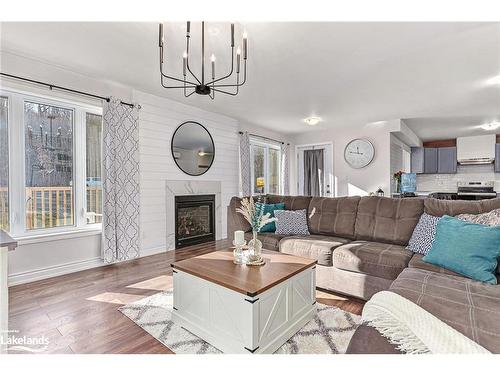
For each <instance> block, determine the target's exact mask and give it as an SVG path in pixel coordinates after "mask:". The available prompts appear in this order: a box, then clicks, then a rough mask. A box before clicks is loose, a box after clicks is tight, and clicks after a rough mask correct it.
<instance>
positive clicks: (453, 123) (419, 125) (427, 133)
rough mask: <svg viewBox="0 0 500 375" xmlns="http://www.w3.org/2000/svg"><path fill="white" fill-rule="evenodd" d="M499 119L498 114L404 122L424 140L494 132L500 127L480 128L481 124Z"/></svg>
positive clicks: (413, 119)
mask: <svg viewBox="0 0 500 375" xmlns="http://www.w3.org/2000/svg"><path fill="white" fill-rule="evenodd" d="M498 113H500V111H499V112H498ZM499 120H500V115H496V116H495V115H492V116H463V117H453V116H451V117H427V118H412V119H405V120H404V123H405V124H406V125H408V126H409V127H410V128H411V129H413V131H414V132H415V134H416V135H417V136H418V137H419V138H420V139H421V140H422V141H424V142H425V141H435V140H444V139H451V138H456V137H468V136H472V135H483V134H496V133H498V132H499V131H500V129H498V128H497V129H494V130H485V129H483V128H481V125H485V124H490V123H493V122H500V121H499Z"/></svg>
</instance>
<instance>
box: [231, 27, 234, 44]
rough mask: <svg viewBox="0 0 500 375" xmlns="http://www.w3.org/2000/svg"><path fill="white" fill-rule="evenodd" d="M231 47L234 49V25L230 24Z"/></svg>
mask: <svg viewBox="0 0 500 375" xmlns="http://www.w3.org/2000/svg"><path fill="white" fill-rule="evenodd" d="M231 47H234V23H232V24H231Z"/></svg>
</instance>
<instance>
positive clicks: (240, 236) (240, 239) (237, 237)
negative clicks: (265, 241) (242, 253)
mask: <svg viewBox="0 0 500 375" xmlns="http://www.w3.org/2000/svg"><path fill="white" fill-rule="evenodd" d="M244 243H245V232H243V231H242V230H237V231H235V232H234V244H235V245H243V244H244Z"/></svg>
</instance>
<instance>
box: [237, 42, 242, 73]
mask: <svg viewBox="0 0 500 375" xmlns="http://www.w3.org/2000/svg"><path fill="white" fill-rule="evenodd" d="M240 56H241V50H240V47H238V48H237V49H236V73H239V72H240Z"/></svg>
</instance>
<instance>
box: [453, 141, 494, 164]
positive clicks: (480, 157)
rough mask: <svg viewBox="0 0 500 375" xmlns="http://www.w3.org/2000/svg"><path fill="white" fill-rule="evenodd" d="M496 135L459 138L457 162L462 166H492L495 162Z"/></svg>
mask: <svg viewBox="0 0 500 375" xmlns="http://www.w3.org/2000/svg"><path fill="white" fill-rule="evenodd" d="M495 143H496V135H495V134H488V135H479V136H475V137H460V138H457V160H458V164H461V165H475V164H491V163H493V162H494V161H495Z"/></svg>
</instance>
